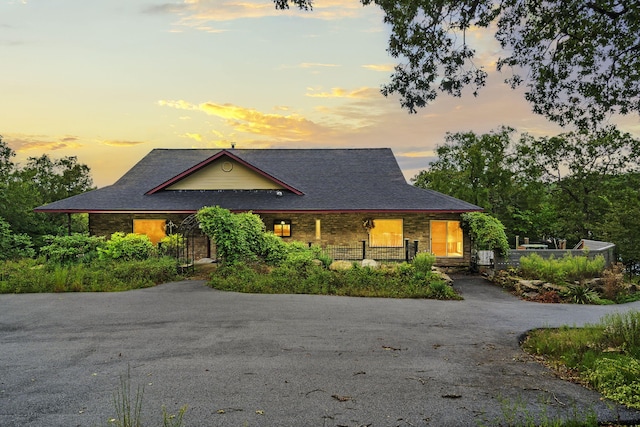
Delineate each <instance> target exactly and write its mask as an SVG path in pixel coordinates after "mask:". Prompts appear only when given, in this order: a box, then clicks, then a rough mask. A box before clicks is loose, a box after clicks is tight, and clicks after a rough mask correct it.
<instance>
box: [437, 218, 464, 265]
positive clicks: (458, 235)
mask: <svg viewBox="0 0 640 427" xmlns="http://www.w3.org/2000/svg"><path fill="white" fill-rule="evenodd" d="M462 236H463V234H462V228H461V227H460V221H431V252H432V253H433V254H434V255H435V256H442V257H461V256H462V255H463V251H462V241H463V237H462Z"/></svg>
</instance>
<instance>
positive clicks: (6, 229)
mask: <svg viewBox="0 0 640 427" xmlns="http://www.w3.org/2000/svg"><path fill="white" fill-rule="evenodd" d="M34 255H35V251H34V250H33V242H32V241H31V237H29V236H28V235H26V234H15V233H13V232H12V231H11V226H10V225H9V223H8V222H7V221H5V220H4V218H2V217H0V260H6V259H18V258H31V257H33V256H34Z"/></svg>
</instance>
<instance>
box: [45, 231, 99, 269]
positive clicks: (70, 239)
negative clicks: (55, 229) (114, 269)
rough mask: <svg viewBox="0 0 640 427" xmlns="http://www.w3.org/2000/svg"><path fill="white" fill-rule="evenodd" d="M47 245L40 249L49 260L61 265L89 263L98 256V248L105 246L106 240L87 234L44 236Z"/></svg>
mask: <svg viewBox="0 0 640 427" xmlns="http://www.w3.org/2000/svg"><path fill="white" fill-rule="evenodd" d="M44 240H45V242H47V245H45V246H43V247H41V248H40V253H41V254H42V255H44V256H46V257H47V260H49V261H51V262H54V263H60V264H68V263H76V262H88V261H91V260H93V259H95V258H96V257H97V255H98V248H99V247H100V246H101V245H103V244H104V238H102V237H97V236H89V235H87V234H72V235H70V236H44Z"/></svg>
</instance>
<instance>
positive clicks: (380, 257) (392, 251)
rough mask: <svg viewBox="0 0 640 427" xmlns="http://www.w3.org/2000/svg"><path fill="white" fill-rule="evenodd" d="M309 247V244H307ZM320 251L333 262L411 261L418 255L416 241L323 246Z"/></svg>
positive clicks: (363, 242) (364, 242)
mask: <svg viewBox="0 0 640 427" xmlns="http://www.w3.org/2000/svg"><path fill="white" fill-rule="evenodd" d="M309 245H311V243H309ZM322 250H323V251H324V253H326V254H327V255H328V256H330V257H331V258H333V259H334V260H344V261H360V260H363V259H373V260H376V261H407V262H408V261H411V260H412V259H413V258H414V257H415V256H416V253H418V241H417V240H414V241H413V242H411V241H409V239H405V241H404V244H403V246H398V247H381V246H369V244H368V243H367V241H366V240H363V241H361V242H356V243H350V244H340V245H323V246H322Z"/></svg>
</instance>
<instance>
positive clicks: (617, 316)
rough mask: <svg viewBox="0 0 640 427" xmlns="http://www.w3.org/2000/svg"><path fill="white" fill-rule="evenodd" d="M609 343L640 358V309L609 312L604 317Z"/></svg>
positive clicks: (606, 337)
mask: <svg viewBox="0 0 640 427" xmlns="http://www.w3.org/2000/svg"><path fill="white" fill-rule="evenodd" d="M602 325H603V326H604V337H605V339H606V340H607V345H609V346H610V347H613V348H622V349H624V350H625V351H627V352H629V353H630V354H633V355H635V356H636V357H639V358H640V311H635V310H632V311H629V312H627V313H613V314H608V315H606V316H604V317H603V318H602Z"/></svg>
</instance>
